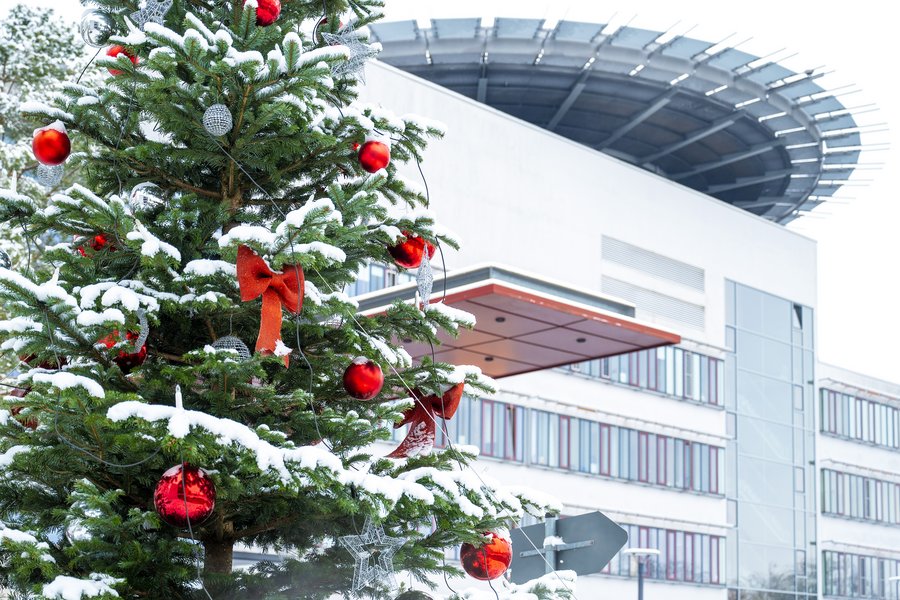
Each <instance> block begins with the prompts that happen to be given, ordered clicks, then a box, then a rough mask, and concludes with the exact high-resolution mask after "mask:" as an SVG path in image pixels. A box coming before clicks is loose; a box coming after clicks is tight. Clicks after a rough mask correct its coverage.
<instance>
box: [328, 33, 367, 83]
mask: <svg viewBox="0 0 900 600" xmlns="http://www.w3.org/2000/svg"><path fill="white" fill-rule="evenodd" d="M322 39H324V40H325V43H327V44H328V45H329V46H346V47H347V48H348V49H349V50H350V56H349V57H348V58H347V60H346V61H344V62H342V63H338V64H336V65H334V66H333V67H331V74H332V75H334V76H335V77H346V76H354V77H357V78H358V79H359V80H360V81H362V82H363V83H365V82H366V74H365V71H364V68H365V66H366V63H367V62H369V59H370V58H373V57H374V56H377V55H378V50H377V49H376V48H375V47H373V46H370V45H369V44H366V43H365V42H363V41H362V39H361V38H360V37H359V34H358V33H357V32H356V31H355V30H354V29H353V27H346V28H344V29H342V30H341V31H339V32H338V33H325V32H323V33H322Z"/></svg>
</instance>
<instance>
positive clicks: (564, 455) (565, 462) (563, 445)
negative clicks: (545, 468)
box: [558, 415, 572, 469]
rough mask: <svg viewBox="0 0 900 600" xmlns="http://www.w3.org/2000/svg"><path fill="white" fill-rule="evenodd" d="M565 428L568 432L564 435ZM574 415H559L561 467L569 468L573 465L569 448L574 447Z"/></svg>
mask: <svg viewBox="0 0 900 600" xmlns="http://www.w3.org/2000/svg"><path fill="white" fill-rule="evenodd" d="M563 430H565V432H566V434H565V435H563ZM571 435H572V417H567V416H565V415H559V436H558V438H559V442H558V443H559V468H561V469H568V468H569V465H571V464H572V463H571V461H570V460H569V459H570V456H569V449H570V448H571V447H572V440H571Z"/></svg>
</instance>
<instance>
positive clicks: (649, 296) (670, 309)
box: [602, 276, 706, 329]
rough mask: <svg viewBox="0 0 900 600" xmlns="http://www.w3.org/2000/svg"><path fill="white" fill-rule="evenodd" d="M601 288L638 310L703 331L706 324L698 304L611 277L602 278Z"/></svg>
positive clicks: (702, 309)
mask: <svg viewBox="0 0 900 600" xmlns="http://www.w3.org/2000/svg"><path fill="white" fill-rule="evenodd" d="M602 286H603V291H604V292H605V293H607V294H612V295H613V296H618V297H619V298H622V299H623V300H627V301H629V302H631V303H632V304H634V305H635V306H637V307H638V309H639V310H644V311H647V312H649V313H653V314H654V315H658V316H660V317H665V318H667V319H671V320H672V321H677V322H679V323H684V324H685V325H689V326H691V327H695V328H697V329H703V328H704V326H705V324H706V309H705V308H704V307H703V306H700V305H699V304H692V303H690V302H685V301H684V300H679V299H678V298H673V297H672V296H667V295H665V294H660V293H659V292H655V291H653V290H648V289H647V288H642V287H639V286H636V285H634V284H631V283H628V282H627V281H622V280H620V279H615V278H613V277H606V276H604V277H603V280H602Z"/></svg>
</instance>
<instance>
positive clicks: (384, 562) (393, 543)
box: [338, 517, 406, 592]
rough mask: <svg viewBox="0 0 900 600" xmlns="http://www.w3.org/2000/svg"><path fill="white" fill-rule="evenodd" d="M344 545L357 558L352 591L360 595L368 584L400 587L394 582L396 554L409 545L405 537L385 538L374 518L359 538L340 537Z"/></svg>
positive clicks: (368, 522)
mask: <svg viewBox="0 0 900 600" xmlns="http://www.w3.org/2000/svg"><path fill="white" fill-rule="evenodd" d="M338 541H339V542H340V544H341V546H343V547H344V548H346V549H347V551H348V552H350V554H352V555H353V558H354V559H356V569H355V570H354V571H353V591H354V592H358V591H359V590H361V589H363V588H364V587H366V586H367V585H370V584H372V583H375V582H379V581H381V582H384V583H386V584H387V585H388V586H390V587H391V588H394V587H396V586H397V582H396V580H395V579H394V554H395V553H396V552H397V550H399V549H400V547H401V546H402V545H403V544H405V543H406V538H394V537H389V536H387V535H385V533H384V528H383V527H382V526H381V525H377V526H376V525H375V523H374V522H373V521H372V518H371V517H366V524H365V525H364V526H363V531H362V533H361V534H359V535H345V536H342V537H340V538H338Z"/></svg>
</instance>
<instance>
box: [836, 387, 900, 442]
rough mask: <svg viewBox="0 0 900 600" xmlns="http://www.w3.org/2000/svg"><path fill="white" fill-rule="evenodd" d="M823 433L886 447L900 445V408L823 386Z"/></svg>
mask: <svg viewBox="0 0 900 600" xmlns="http://www.w3.org/2000/svg"><path fill="white" fill-rule="evenodd" d="M821 415H822V417H821V424H820V429H821V431H822V432H823V433H830V434H833V435H836V436H839V437H843V438H846V439H851V440H857V441H861V442H865V443H869V444H874V445H877V446H883V447H886V448H900V409H898V408H897V407H896V406H891V405H888V404H883V403H881V402H874V401H872V400H868V399H865V398H858V397H856V396H851V395H848V394H843V393H840V392H835V391H833V390H828V389H823V390H822V398H821Z"/></svg>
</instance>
